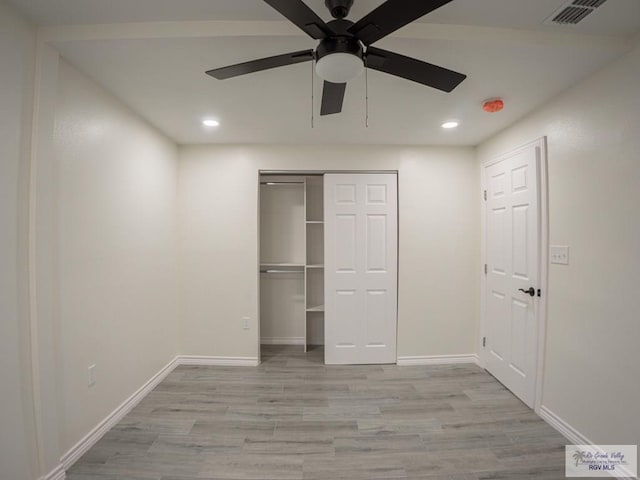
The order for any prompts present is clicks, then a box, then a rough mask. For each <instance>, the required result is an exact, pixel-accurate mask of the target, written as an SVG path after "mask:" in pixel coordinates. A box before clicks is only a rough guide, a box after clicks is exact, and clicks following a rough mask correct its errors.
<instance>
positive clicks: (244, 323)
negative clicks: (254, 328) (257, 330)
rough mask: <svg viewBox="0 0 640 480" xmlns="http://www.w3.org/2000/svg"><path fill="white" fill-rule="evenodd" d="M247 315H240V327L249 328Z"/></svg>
mask: <svg viewBox="0 0 640 480" xmlns="http://www.w3.org/2000/svg"><path fill="white" fill-rule="evenodd" d="M249 320H250V318H249V317H242V329H243V330H249Z"/></svg>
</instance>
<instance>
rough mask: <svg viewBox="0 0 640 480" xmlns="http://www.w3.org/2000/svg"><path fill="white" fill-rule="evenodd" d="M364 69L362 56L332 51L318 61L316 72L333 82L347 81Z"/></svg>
mask: <svg viewBox="0 0 640 480" xmlns="http://www.w3.org/2000/svg"><path fill="white" fill-rule="evenodd" d="M363 70H364V63H363V62H362V58H360V57H359V56H357V55H354V54H352V53H343V52H337V53H330V54H328V55H325V56H324V57H322V58H321V59H320V60H318V61H317V63H316V73H317V74H318V76H319V77H320V78H322V79H323V80H326V81H327V82H331V83H347V82H349V81H350V80H353V79H354V78H356V77H357V76H358V75H360V74H361V73H362V72H363Z"/></svg>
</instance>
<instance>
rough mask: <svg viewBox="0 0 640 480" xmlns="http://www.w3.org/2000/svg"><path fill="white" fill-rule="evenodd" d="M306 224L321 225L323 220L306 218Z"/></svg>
mask: <svg viewBox="0 0 640 480" xmlns="http://www.w3.org/2000/svg"><path fill="white" fill-rule="evenodd" d="M305 223H306V224H308V225H322V224H323V223H324V221H322V220H307V221H306V222H305Z"/></svg>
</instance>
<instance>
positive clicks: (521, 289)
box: [518, 287, 536, 297]
mask: <svg viewBox="0 0 640 480" xmlns="http://www.w3.org/2000/svg"><path fill="white" fill-rule="evenodd" d="M518 290H520V291H521V292H522V293H527V294H529V295H531V296H532V297H534V296H535V295H536V291H535V289H534V288H533V287H529V289H528V290H525V289H524V288H519V289H518Z"/></svg>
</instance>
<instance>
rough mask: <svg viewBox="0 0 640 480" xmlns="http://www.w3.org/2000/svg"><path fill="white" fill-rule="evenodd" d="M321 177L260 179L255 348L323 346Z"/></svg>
mask: <svg viewBox="0 0 640 480" xmlns="http://www.w3.org/2000/svg"><path fill="white" fill-rule="evenodd" d="M323 211H324V208H323V182H322V175H307V176H297V175H286V176H282V175H261V176H260V343H261V344H263V345H264V344H279V345H301V346H302V347H303V349H304V351H305V352H306V351H307V349H308V348H309V347H310V346H314V345H322V344H323V343H324V221H323Z"/></svg>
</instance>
